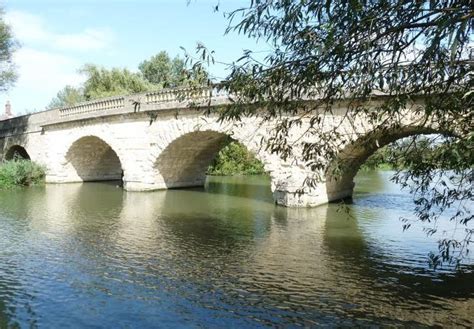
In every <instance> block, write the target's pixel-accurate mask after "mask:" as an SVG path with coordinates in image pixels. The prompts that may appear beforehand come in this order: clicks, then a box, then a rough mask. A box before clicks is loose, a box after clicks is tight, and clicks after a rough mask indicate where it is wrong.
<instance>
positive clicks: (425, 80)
mask: <svg viewBox="0 0 474 329" xmlns="http://www.w3.org/2000/svg"><path fill="white" fill-rule="evenodd" d="M473 8H474V7H473V6H472V1H466V0H465V1H460V0H457V1H456V0H451V1H401V0H399V1H357V0H356V1H345V0H331V1H329V0H327V1H296V0H294V1H291V0H275V1H264V0H252V1H250V3H249V5H248V6H247V7H244V8H240V9H238V10H236V11H234V12H231V13H230V14H228V15H227V17H228V18H229V21H230V22H231V23H230V24H232V25H230V26H229V27H228V29H227V32H231V31H233V32H237V33H241V34H244V35H246V36H248V37H251V38H257V39H261V40H264V41H266V43H268V44H269V45H270V46H271V49H270V50H269V52H268V54H267V55H266V57H265V58H264V59H263V60H260V59H259V60H256V59H255V57H254V56H256V55H254V53H253V52H251V51H246V52H245V53H244V54H243V56H242V57H241V58H240V59H239V60H237V61H236V62H235V63H234V64H232V65H230V68H231V74H230V75H229V76H228V77H227V79H225V81H223V83H222V85H221V86H222V88H224V89H226V90H228V91H229V92H231V93H232V94H233V95H239V97H235V105H234V106H231V107H228V108H227V109H226V110H225V111H223V112H221V115H222V118H223V119H229V118H231V119H235V118H239V117H240V116H243V115H252V114H254V112H255V111H256V110H257V108H258V109H266V111H267V116H268V117H269V118H281V119H280V124H278V125H277V127H275V128H276V129H275V130H274V131H275V135H274V138H272V139H271V140H270V143H269V145H267V147H268V149H270V150H271V151H273V152H277V153H280V155H281V156H282V157H285V156H286V155H288V154H289V153H291V152H292V148H291V145H290V144H289V143H288V140H287V136H288V130H289V129H291V127H292V126H295V125H299V124H300V123H301V120H300V119H299V118H293V117H292V116H286V117H285V116H283V117H281V115H282V114H285V113H286V114H293V113H295V111H297V110H298V111H300V115H299V117H301V116H305V117H308V118H310V122H311V127H310V129H309V131H308V132H307V134H308V135H313V137H314V138H311V142H308V143H306V144H305V148H304V158H305V160H307V161H311V162H312V163H314V168H316V169H317V170H320V169H322V168H324V166H325V164H324V161H320V160H319V159H318V158H317V157H315V156H314V155H315V154H325V155H326V156H327V157H329V158H331V159H332V158H334V157H335V155H336V153H337V147H340V145H335V144H334V143H333V142H332V141H334V140H335V138H334V136H336V135H337V134H338V132H337V131H336V130H335V129H334V130H331V131H328V130H325V129H322V128H323V126H322V125H323V122H324V120H318V116H317V115H315V113H320V114H322V115H324V114H325V113H332V110H333V105H334V104H335V103H337V102H338V101H344V102H346V104H348V109H349V113H348V116H347V117H345V118H344V120H352V119H357V118H358V117H359V116H363V118H365V119H367V118H368V120H369V121H370V123H371V124H372V125H373V126H374V127H375V129H376V130H379V131H385V130H387V131H390V130H392V129H396V128H397V125H398V123H399V121H398V120H397V119H398V118H399V117H400V116H403V115H404V113H403V111H402V110H403V109H404V108H405V106H406V104H408V102H409V101H410V100H412V99H413V98H415V97H419V96H420V95H423V97H424V99H425V106H424V107H423V108H420V109H419V111H420V113H421V114H422V115H424V116H425V118H426V122H437V123H438V125H439V128H440V131H443V132H445V133H446V134H448V135H453V136H454V138H445V139H444V140H443V141H440V142H439V143H440V144H441V145H440V146H441V147H438V148H437V151H436V152H432V153H431V155H430V156H429V157H428V158H426V157H412V158H411V160H410V161H405V163H403V167H404V170H403V171H397V172H396V174H395V176H394V178H393V179H394V180H395V181H397V182H399V183H401V184H402V186H404V187H405V188H407V189H409V190H410V191H411V192H412V193H413V196H414V202H415V205H416V210H415V213H416V216H417V218H418V219H419V220H422V221H426V222H436V220H438V219H439V218H440V217H441V216H442V215H445V216H448V217H449V218H450V220H451V221H453V222H456V223H460V224H462V225H464V226H463V227H464V228H465V230H466V231H465V237H464V239H462V240H456V239H454V238H453V239H444V240H442V241H440V245H439V246H440V254H439V255H435V256H433V257H432V261H433V264H434V265H437V264H439V263H440V262H442V261H448V262H454V263H457V264H458V262H459V260H460V259H462V257H463V256H464V255H466V254H467V252H468V245H469V243H470V242H472V236H473V233H474V230H472V229H470V228H469V227H468V226H467V224H468V222H470V221H471V220H472V218H473V215H472V209H471V208H470V207H472V202H473V191H472V186H473V184H474V172H473V162H474V160H473V159H474V156H473V152H474V147H473V145H474V131H473V129H472V122H474V111H473V104H472V100H473V95H474V93H473V92H472V86H473V70H472V69H473V65H474V64H473V60H472V57H470V56H472V44H473V33H472V32H473V27H474V23H473V21H474V20H473V18H474V9H473ZM206 54H207V55H206ZM208 54H209V52H208V51H207V50H206V49H205V48H201V57H200V58H204V59H205V61H209V58H211V56H209V55H208ZM257 57H258V56H257ZM211 59H212V58H211ZM373 91H382V92H384V93H386V94H387V95H389V96H391V97H387V98H386V101H384V102H383V103H381V104H380V105H379V106H377V108H376V110H375V111H374V110H373V108H369V107H368V106H366V105H364V104H367V103H364V101H367V100H369V99H370V98H371V97H372V96H373ZM307 96H313V97H316V96H317V97H318V99H319V101H318V102H317V104H316V103H314V104H309V103H303V104H301V102H295V100H296V101H297V100H299V99H302V98H303V97H307ZM249 103H252V104H256V105H258V106H253V107H250V106H248V105H246V104H249ZM316 110H317V111H316ZM369 114H370V115H369ZM319 118H320V117H319ZM453 122H455V123H456V124H455V125H456V127H454V125H453ZM454 128H456V130H454ZM408 147H409V148H410V149H411V153H412V154H417V153H419V145H418V144H417V143H412V144H410V145H409V146H408ZM345 165H349V166H350V165H351V164H350V163H347V164H345ZM440 168H441V169H440ZM445 168H450V171H448V170H446V169H445ZM309 183H311V182H309ZM452 208H455V209H458V211H452ZM434 230H435V228H434ZM432 232H433V231H432Z"/></svg>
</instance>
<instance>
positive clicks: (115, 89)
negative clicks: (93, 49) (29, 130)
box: [48, 51, 208, 108]
mask: <svg viewBox="0 0 474 329" xmlns="http://www.w3.org/2000/svg"><path fill="white" fill-rule="evenodd" d="M79 72H80V73H82V74H84V75H85V76H86V81H85V82H84V83H83V84H82V85H81V86H79V87H73V86H65V87H64V88H63V89H61V90H60V91H59V92H58V94H57V95H56V97H55V98H53V99H52V100H51V102H50V104H49V105H48V108H57V107H64V106H72V105H74V104H77V103H80V102H84V101H90V100H94V99H98V98H103V97H110V96H116V95H126V94H134V93H140V92H146V91H152V90H160V89H163V88H176V87H186V86H198V85H203V84H205V83H206V82H207V79H208V74H207V72H206V71H204V70H202V69H193V70H191V69H189V68H187V66H186V63H185V61H184V60H183V59H181V58H179V57H175V58H171V57H170V56H169V55H168V53H167V52H166V51H161V52H159V53H158V54H157V55H154V56H152V57H151V58H149V59H147V60H145V61H143V62H142V63H140V65H139V66H138V72H132V71H130V70H128V69H125V68H112V69H107V68H104V67H101V66H98V65H95V64H86V65H84V66H83V67H82V68H81V69H80V70H79Z"/></svg>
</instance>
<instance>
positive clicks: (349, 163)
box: [326, 126, 453, 201]
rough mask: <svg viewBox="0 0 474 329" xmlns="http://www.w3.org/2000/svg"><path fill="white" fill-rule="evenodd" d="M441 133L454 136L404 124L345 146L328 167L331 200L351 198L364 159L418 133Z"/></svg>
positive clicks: (424, 127)
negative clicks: (386, 146) (355, 179)
mask: <svg viewBox="0 0 474 329" xmlns="http://www.w3.org/2000/svg"><path fill="white" fill-rule="evenodd" d="M430 134H440V135H446V136H453V133H452V132H448V131H441V130H439V129H436V128H432V127H426V126H421V127H420V126H404V127H398V128H396V129H384V130H376V131H372V132H370V133H368V134H366V135H364V136H361V137H359V138H357V139H355V140H354V141H352V142H351V143H349V144H348V145H347V146H346V147H344V148H343V149H342V150H341V151H340V152H339V153H338V155H337V156H336V158H335V159H333V160H332V161H331V162H330V163H329V165H328V167H327V170H326V190H327V195H328V200H329V201H335V200H340V199H344V198H347V197H352V193H353V190H354V186H355V183H354V178H355V176H356V174H357V172H358V171H359V169H360V167H361V166H362V165H363V164H364V162H365V161H366V160H367V159H368V158H369V157H370V156H371V155H372V154H374V153H375V152H376V151H377V150H378V149H380V148H382V147H384V146H385V145H388V144H390V143H392V142H395V141H397V140H399V139H402V138H405V137H410V136H415V135H430Z"/></svg>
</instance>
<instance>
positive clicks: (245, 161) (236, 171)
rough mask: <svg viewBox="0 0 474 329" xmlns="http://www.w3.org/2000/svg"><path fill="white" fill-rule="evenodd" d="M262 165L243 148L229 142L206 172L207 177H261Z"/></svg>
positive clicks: (240, 145) (263, 170)
mask: <svg viewBox="0 0 474 329" xmlns="http://www.w3.org/2000/svg"><path fill="white" fill-rule="evenodd" d="M264 173H265V169H264V168H263V164H262V163H261V162H260V161H259V160H258V159H256V158H255V155H254V154H252V153H251V152H249V151H248V150H247V149H246V148H245V146H243V145H242V144H239V143H237V142H235V141H233V142H230V143H229V144H228V145H227V146H225V147H224V148H223V149H222V150H220V151H219V153H218V154H217V156H216V159H215V160H214V162H213V163H212V164H211V165H210V166H209V168H208V170H207V174H208V175H216V176H232V175H262V174H264Z"/></svg>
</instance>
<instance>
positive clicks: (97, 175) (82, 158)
mask: <svg viewBox="0 0 474 329" xmlns="http://www.w3.org/2000/svg"><path fill="white" fill-rule="evenodd" d="M65 160H66V167H67V170H68V176H69V177H72V178H70V179H69V181H83V182H90V181H110V180H122V178H123V169H122V162H121V161H120V158H119V156H118V155H117V153H116V152H115V151H114V150H113V148H112V147H111V146H110V145H109V144H108V143H107V142H106V141H104V140H103V139H101V138H99V137H97V136H93V135H89V136H84V137H81V138H79V139H77V140H76V141H74V142H73V143H72V144H71V146H70V147H69V149H68V151H67V153H66V156H65Z"/></svg>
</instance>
